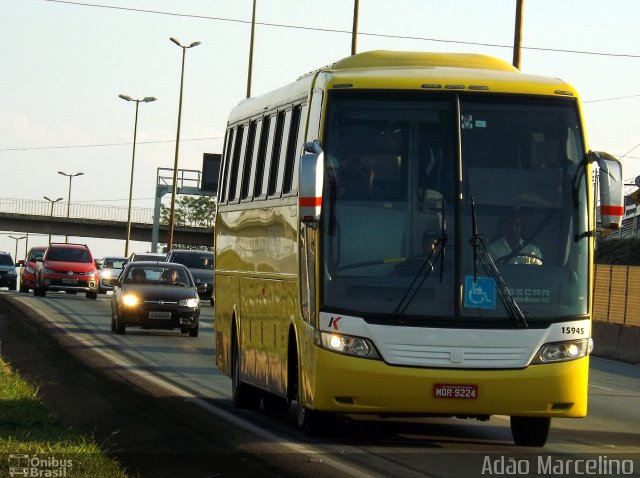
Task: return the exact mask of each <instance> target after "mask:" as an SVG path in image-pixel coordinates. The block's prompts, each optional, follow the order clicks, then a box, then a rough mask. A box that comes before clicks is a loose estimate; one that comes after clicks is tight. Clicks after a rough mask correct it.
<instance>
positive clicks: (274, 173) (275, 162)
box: [267, 111, 291, 197]
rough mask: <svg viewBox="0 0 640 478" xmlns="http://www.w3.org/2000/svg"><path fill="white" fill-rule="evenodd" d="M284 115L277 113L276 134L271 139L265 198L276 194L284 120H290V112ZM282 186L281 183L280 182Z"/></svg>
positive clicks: (282, 112) (283, 113)
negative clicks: (271, 146) (271, 149)
mask: <svg viewBox="0 0 640 478" xmlns="http://www.w3.org/2000/svg"><path fill="white" fill-rule="evenodd" d="M287 113H288V114H286V113H285V112H284V111H280V112H279V113H278V118H277V119H276V134H275V137H274V139H273V151H272V153H271V164H270V165H269V183H268V184H269V188H268V190H267V196H268V197H271V196H274V195H275V194H276V191H277V190H278V189H277V186H278V176H279V175H278V170H281V169H282V168H280V167H279V166H280V160H281V157H282V154H281V150H282V136H283V131H284V126H285V120H289V119H290V118H291V116H290V112H287ZM286 122H287V123H288V121H286ZM280 184H282V182H280Z"/></svg>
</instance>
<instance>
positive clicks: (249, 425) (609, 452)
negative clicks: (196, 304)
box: [0, 291, 640, 478]
mask: <svg viewBox="0 0 640 478" xmlns="http://www.w3.org/2000/svg"><path fill="white" fill-rule="evenodd" d="M0 294H2V295H3V296H5V297H6V298H8V299H9V300H11V301H12V302H13V303H14V304H16V305H18V306H19V307H20V308H21V309H25V308H29V309H31V310H35V311H37V312H38V313H39V314H40V315H41V316H42V317H44V318H45V319H46V320H47V321H49V322H50V323H51V324H54V325H55V327H56V330H55V332H56V333H60V334H63V335H64V336H66V337H67V338H70V339H72V340H73V341H75V345H74V346H75V347H78V348H82V349H85V352H89V353H91V354H93V356H94V358H95V360H92V362H94V363H96V364H99V365H98V366H100V367H104V368H105V369H109V370H111V371H113V370H115V371H117V372H119V373H121V374H122V375H126V376H127V377H128V379H129V380H130V381H132V382H135V383H136V385H138V386H141V387H143V388H144V387H155V388H161V389H164V390H165V391H166V393H168V394H171V395H174V396H176V397H181V398H182V399H183V400H185V401H189V402H190V403H192V404H194V405H196V406H197V407H199V408H200V409H201V410H202V413H207V414H215V415H217V416H218V417H221V418H223V419H225V420H227V421H228V422H229V424H230V426H235V427H241V428H243V429H244V430H245V431H247V432H250V433H253V434H255V436H256V440H255V441H254V443H256V444H262V445H264V444H268V445H269V446H268V449H269V450H270V451H269V453H286V454H288V455H294V456H296V457H299V460H300V462H306V463H308V462H313V463H317V464H319V465H320V466H321V467H322V468H323V469H324V471H325V472H328V473H329V474H333V475H334V476H384V477H388V476H394V477H395V476H397V477H403V478H404V477H413V476H421V477H422V476H429V477H443V478H444V477H460V476H464V477H474V476H504V475H516V476H532V477H533V476H565V477H568V476H640V407H639V406H638V405H639V403H640V401H639V398H640V367H638V366H634V365H629V364H623V363H618V362H613V361H608V360H603V359H598V358H595V357H592V360H591V375H590V384H589V416H588V417H587V418H584V419H556V420H554V421H553V422H552V428H551V432H550V435H549V440H548V442H547V445H546V447H545V448H543V449H534V448H518V447H515V446H514V445H513V444H512V441H511V433H510V430H509V420H508V417H501V416H497V417H492V418H491V420H490V421H488V422H477V421H471V420H460V419H440V418H386V419H383V418H377V417H375V418H372V417H366V418H365V417H354V416H344V417H339V419H338V423H337V430H336V434H335V436H332V437H330V438H322V439H319V438H309V437H304V436H302V435H301V434H300V433H299V432H298V430H297V429H296V427H295V416H294V413H295V409H294V407H292V410H291V411H290V413H289V415H288V416H284V417H282V416H272V415H268V414H266V413H264V412H261V411H255V412H252V411H237V410H235V409H234V408H233V405H232V403H231V398H230V393H231V381H230V379H229V378H227V377H225V376H223V375H222V374H221V373H220V372H219V370H218V369H217V368H216V367H215V358H214V338H213V309H212V308H211V307H209V306H208V305H205V306H204V307H203V311H202V315H201V324H200V336H199V337H198V338H191V337H187V336H184V335H181V334H180V333H179V331H174V332H171V331H153V330H140V329H134V328H131V329H129V328H128V329H127V333H126V335H124V336H120V335H116V334H114V333H113V332H111V330H110V304H109V300H110V296H100V297H99V299H98V300H97V301H92V300H87V299H85V298H84V296H83V295H66V294H63V293H50V294H47V297H45V298H38V297H34V296H33V295H31V294H30V295H25V294H19V293H16V292H9V291H2V292H0ZM639 346H640V344H639ZM253 446H258V445H253ZM262 450H263V451H261V453H264V448H263V449H262ZM585 460H586V461H585Z"/></svg>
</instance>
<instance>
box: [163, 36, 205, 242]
mask: <svg viewBox="0 0 640 478" xmlns="http://www.w3.org/2000/svg"><path fill="white" fill-rule="evenodd" d="M169 40H171V41H172V42H173V43H175V44H176V45H178V46H179V47H180V48H182V70H181V73H180V99H179V101H178V129H177V132H176V155H175V159H174V162H173V188H172V190H171V211H170V213H169V240H168V242H167V250H169V251H170V250H171V248H172V247H173V228H174V226H175V214H176V191H177V189H178V149H179V147H180V121H181V119H182V89H183V86H184V58H185V56H186V51H187V48H193V47H194V46H198V45H200V42H199V41H194V42H193V43H191V45H189V46H183V45H182V44H180V42H179V41H178V40H177V39H176V38H169Z"/></svg>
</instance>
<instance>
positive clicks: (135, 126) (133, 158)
mask: <svg viewBox="0 0 640 478" xmlns="http://www.w3.org/2000/svg"><path fill="white" fill-rule="evenodd" d="M118 96H119V97H120V98H122V99H123V100H125V101H135V103H136V119H135V121H134V122H133V153H132V154H131V179H130V180H129V208H128V210H127V240H126V242H125V245H124V255H125V256H129V240H130V239H131V200H132V198H133V169H134V166H135V162H136V137H137V135H138V106H139V105H140V102H141V101H142V102H143V103H151V102H152V101H156V98H155V97H153V96H145V97H144V98H143V99H141V100H134V99H133V98H131V97H130V96H127V95H118Z"/></svg>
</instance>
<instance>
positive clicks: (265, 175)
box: [256, 114, 278, 197]
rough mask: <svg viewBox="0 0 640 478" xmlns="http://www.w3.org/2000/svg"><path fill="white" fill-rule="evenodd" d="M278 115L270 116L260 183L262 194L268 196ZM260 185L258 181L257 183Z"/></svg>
mask: <svg viewBox="0 0 640 478" xmlns="http://www.w3.org/2000/svg"><path fill="white" fill-rule="evenodd" d="M276 123H277V121H276V115H275V114H273V115H271V116H270V117H269V136H268V137H267V143H266V145H265V146H266V147H265V151H264V167H263V170H262V183H261V184H260V196H263V197H266V196H267V186H268V184H269V172H270V171H271V169H272V167H271V163H272V162H273V151H274V143H275V136H276V130H277V129H278V128H277V124H276ZM256 187H258V183H256Z"/></svg>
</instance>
